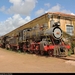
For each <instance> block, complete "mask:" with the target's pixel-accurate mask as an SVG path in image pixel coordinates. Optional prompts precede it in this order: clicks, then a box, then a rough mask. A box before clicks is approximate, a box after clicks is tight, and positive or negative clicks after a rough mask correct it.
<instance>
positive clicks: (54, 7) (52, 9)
mask: <svg viewBox="0 0 75 75" xmlns="http://www.w3.org/2000/svg"><path fill="white" fill-rule="evenodd" d="M60 10H61V6H60V5H59V4H57V5H55V6H53V7H52V8H50V9H48V10H47V11H46V12H58V11H60Z"/></svg>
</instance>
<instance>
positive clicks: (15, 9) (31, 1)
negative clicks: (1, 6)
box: [7, 0, 37, 16]
mask: <svg viewBox="0 0 75 75" xmlns="http://www.w3.org/2000/svg"><path fill="white" fill-rule="evenodd" d="M9 2H10V3H12V4H13V5H12V6H11V7H10V8H9V9H8V11H7V12H8V13H13V14H14V13H15V14H22V15H26V16H27V15H29V14H30V12H31V11H32V10H33V9H34V8H35V5H36V3H37V0H9Z"/></svg>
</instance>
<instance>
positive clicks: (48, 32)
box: [0, 22, 70, 56]
mask: <svg viewBox="0 0 75 75" xmlns="http://www.w3.org/2000/svg"><path fill="white" fill-rule="evenodd" d="M62 35H63V32H62V30H61V28H60V22H54V23H53V25H52V27H51V28H48V27H47V26H46V25H42V26H39V25H36V26H34V27H32V28H25V29H23V30H21V31H19V32H18V35H17V36H14V37H12V36H11V37H9V36H3V37H2V38H1V39H0V40H1V42H2V44H1V47H2V48H6V49H12V50H16V51H18V50H20V51H21V52H27V51H28V52H30V53H35V54H41V55H44V54H45V53H47V54H48V55H49V56H67V55H68V54H67V53H68V50H69V49H70V45H68V44H65V42H64V41H63V39H62Z"/></svg>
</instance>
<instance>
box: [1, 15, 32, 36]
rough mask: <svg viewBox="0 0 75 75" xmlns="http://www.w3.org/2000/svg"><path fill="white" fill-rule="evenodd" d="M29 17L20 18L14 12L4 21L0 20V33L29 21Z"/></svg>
mask: <svg viewBox="0 0 75 75" xmlns="http://www.w3.org/2000/svg"><path fill="white" fill-rule="evenodd" d="M30 19H31V18H30V17H29V16H27V17H26V18H24V19H23V18H22V17H21V16H20V15H19V14H15V15H14V16H13V17H10V18H8V19H7V20H6V21H4V22H0V35H4V34H6V33H8V32H10V31H12V30H13V29H15V28H17V27H19V26H21V25H23V24H25V23H27V22H28V21H30Z"/></svg>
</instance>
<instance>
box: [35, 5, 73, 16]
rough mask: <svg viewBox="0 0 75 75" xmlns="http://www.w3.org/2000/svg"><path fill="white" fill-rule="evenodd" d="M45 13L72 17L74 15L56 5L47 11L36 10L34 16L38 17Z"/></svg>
mask: <svg viewBox="0 0 75 75" xmlns="http://www.w3.org/2000/svg"><path fill="white" fill-rule="evenodd" d="M47 5H49V4H45V6H47ZM47 12H63V13H67V14H72V15H74V13H72V12H71V11H70V10H66V9H63V7H62V6H61V5H60V4H57V5H55V6H53V7H50V8H49V9H48V10H45V9H44V8H41V9H39V10H37V11H36V12H35V14H36V15H37V16H40V15H42V14H44V13H47Z"/></svg>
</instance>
